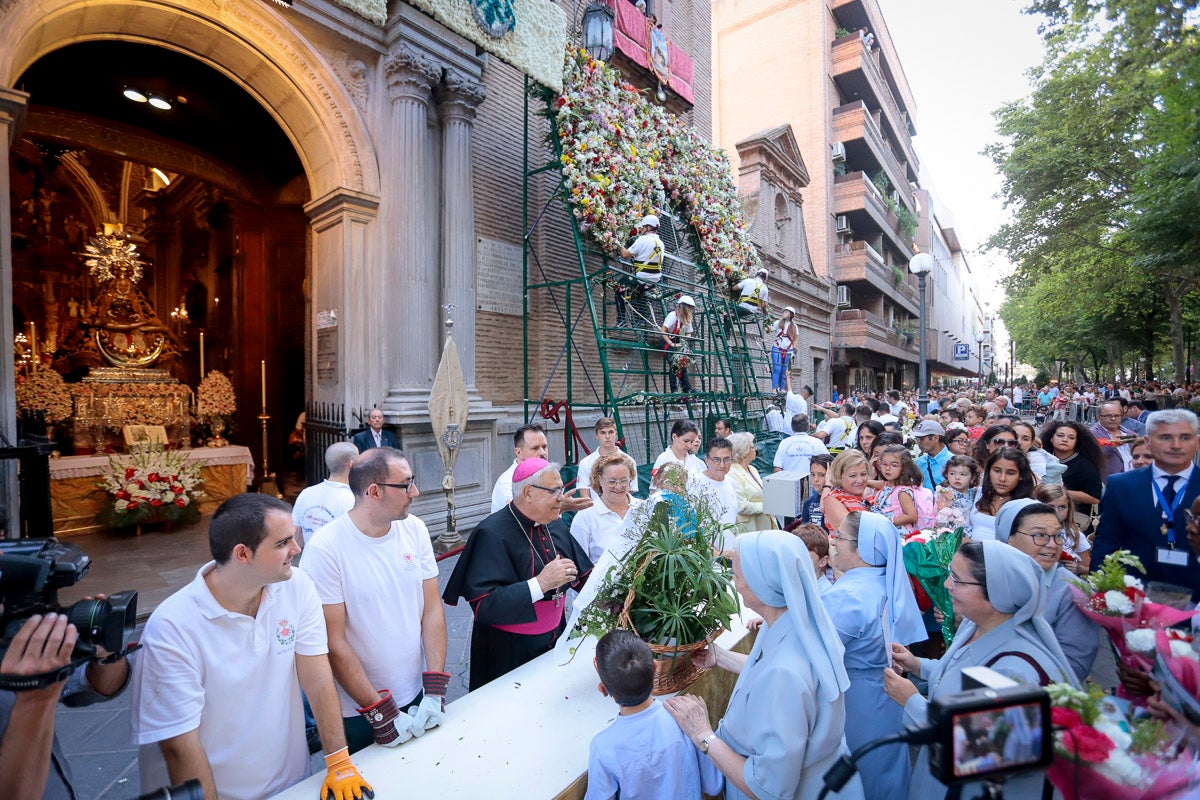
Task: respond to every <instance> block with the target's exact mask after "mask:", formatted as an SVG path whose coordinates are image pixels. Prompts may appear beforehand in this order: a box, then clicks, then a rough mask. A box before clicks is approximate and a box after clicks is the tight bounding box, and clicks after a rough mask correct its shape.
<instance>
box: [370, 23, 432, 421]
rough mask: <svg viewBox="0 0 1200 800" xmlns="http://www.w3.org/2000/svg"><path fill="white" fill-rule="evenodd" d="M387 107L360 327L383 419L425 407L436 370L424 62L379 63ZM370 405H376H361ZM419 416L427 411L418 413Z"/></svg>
mask: <svg viewBox="0 0 1200 800" xmlns="http://www.w3.org/2000/svg"><path fill="white" fill-rule="evenodd" d="M384 75H385V78H386V81H387V90H388V97H389V98H391V101H392V106H391V113H390V118H389V120H388V124H387V129H386V130H387V139H386V140H385V141H384V142H381V146H380V153H379V161H380V163H381V164H382V165H383V192H382V194H383V204H382V206H381V208H380V212H381V213H380V216H381V222H382V229H383V243H384V252H383V265H384V268H383V276H382V277H383V283H382V284H381V285H380V287H379V291H378V292H377V293H376V300H377V303H376V305H375V309H374V311H375V313H374V314H372V319H371V320H370V321H369V322H368V324H370V325H372V326H378V328H379V329H380V330H381V331H382V332H383V335H382V337H381V341H380V348H379V351H378V352H377V353H372V354H371V356H370V358H371V360H372V361H373V362H374V363H376V364H378V365H379V368H380V369H382V370H383V371H384V372H385V374H386V375H387V378H388V384H389V386H390V387H391V388H390V390H389V391H388V397H387V400H386V403H385V405H384V410H385V412H387V413H388V414H389V415H399V414H402V413H404V412H406V411H416V410H417V409H420V410H421V411H423V412H424V410H425V408H426V406H427V404H428V402H429V390H430V387H431V386H432V385H433V375H434V372H435V371H436V369H437V357H438V351H439V348H438V342H439V341H440V338H441V337H440V335H439V330H440V327H441V326H440V324H439V318H440V315H439V313H438V305H439V301H440V297H441V292H440V281H439V279H438V265H437V256H436V253H435V252H434V247H433V237H434V235H435V233H436V227H435V225H436V222H435V220H436V209H432V208H429V207H428V204H426V203H424V202H422V199H423V198H424V197H425V196H426V195H427V191H428V185H429V184H428V182H429V180H430V176H428V175H427V174H426V172H427V170H426V168H425V166H424V164H425V162H426V159H427V155H428V154H427V150H428V148H429V134H428V126H429V101H430V97H431V96H432V93H433V87H434V86H435V85H436V84H437V83H438V81H440V80H441V69H440V68H439V67H438V66H437V65H436V64H435V63H434V62H433V61H431V60H430V59H428V58H426V57H425V56H423V55H421V54H420V53H417V52H416V51H415V50H412V49H411V48H409V47H407V46H405V45H401V46H400V47H399V48H397V50H396V52H395V53H394V54H393V55H392V56H391V57H390V58H389V59H388V60H387V61H386V62H385V63H384ZM364 402H365V403H366V404H367V405H368V407H369V406H370V404H371V403H373V402H376V398H364ZM425 413H427V412H425Z"/></svg>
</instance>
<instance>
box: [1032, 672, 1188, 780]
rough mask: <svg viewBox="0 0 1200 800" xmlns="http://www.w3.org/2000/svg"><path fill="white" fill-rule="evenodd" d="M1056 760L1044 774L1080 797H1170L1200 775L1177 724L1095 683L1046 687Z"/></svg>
mask: <svg viewBox="0 0 1200 800" xmlns="http://www.w3.org/2000/svg"><path fill="white" fill-rule="evenodd" d="M1047 691H1049V692H1050V698H1051V701H1052V702H1053V704H1054V707H1053V709H1052V710H1051V720H1052V723H1053V726H1054V761H1053V763H1051V765H1050V767H1049V768H1048V769H1047V770H1046V777H1047V778H1049V780H1050V782H1051V783H1053V784H1054V786H1055V788H1056V789H1058V790H1059V792H1061V793H1062V795H1063V797H1069V798H1078V800H1151V799H1152V798H1153V800H1166V798H1171V797H1181V796H1182V795H1181V792H1183V790H1185V789H1186V788H1187V787H1188V786H1190V785H1192V784H1193V783H1194V782H1195V781H1196V780H1197V779H1200V763H1198V762H1197V760H1196V753H1195V752H1194V751H1193V750H1192V749H1191V748H1190V747H1188V746H1187V745H1186V744H1185V743H1184V742H1183V732H1182V730H1181V729H1179V727H1178V726H1175V725H1172V724H1164V723H1163V722H1161V721H1159V720H1156V719H1153V718H1151V717H1149V716H1148V715H1146V714H1145V713H1144V712H1141V711H1139V710H1136V709H1133V708H1132V707H1131V706H1130V704H1129V703H1128V702H1127V701H1125V700H1120V699H1117V698H1113V697H1109V696H1108V695H1105V694H1104V691H1103V690H1102V689H1100V688H1099V687H1098V686H1096V685H1095V684H1093V685H1091V686H1090V687H1089V689H1088V690H1086V691H1084V690H1079V689H1076V688H1074V687H1072V686H1070V685H1069V684H1065V683H1056V684H1051V685H1050V686H1049V687H1047Z"/></svg>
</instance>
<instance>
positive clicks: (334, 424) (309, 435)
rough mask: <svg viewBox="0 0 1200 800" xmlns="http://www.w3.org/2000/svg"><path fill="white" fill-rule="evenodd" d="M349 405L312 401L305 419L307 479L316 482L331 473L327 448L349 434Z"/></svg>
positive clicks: (309, 482)
mask: <svg viewBox="0 0 1200 800" xmlns="http://www.w3.org/2000/svg"><path fill="white" fill-rule="evenodd" d="M350 434H351V431H350V429H349V428H347V427H346V406H345V405H343V404H340V403H309V404H308V405H307V408H306V414H305V419H304V481H305V483H306V484H307V485H308V486H315V485H316V484H318V483H320V482H321V481H323V480H325V479H326V478H328V477H329V470H327V469H326V468H325V449H326V448H327V447H329V445H331V444H334V443H335V442H344V441H346V440H348V439H349V438H350Z"/></svg>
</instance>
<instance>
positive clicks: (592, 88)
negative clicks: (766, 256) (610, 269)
mask: <svg viewBox="0 0 1200 800" xmlns="http://www.w3.org/2000/svg"><path fill="white" fill-rule="evenodd" d="M563 84H564V85H563V92H562V94H561V95H559V96H557V97H555V98H553V100H551V102H550V113H551V114H552V115H553V116H554V117H555V120H556V122H557V126H558V134H559V139H560V141H561V144H562V154H561V156H560V160H561V162H562V167H563V180H564V182H565V185H566V187H567V192H568V195H569V196H568V200H569V202H570V204H571V207H572V209H573V211H574V214H575V218H576V220H577V221H578V223H579V229H580V231H581V232H583V233H586V234H587V235H589V236H590V237H591V238H592V239H593V240H594V241H595V242H596V244H597V245H598V246H599V247H600V248H601V249H602V250H604V251H605V252H609V253H612V252H615V251H616V250H617V248H618V247H620V246H621V245H622V244H623V243H624V242H625V240H626V238H627V237H628V236H629V234H630V232H631V231H632V230H633V228H634V226H635V225H636V223H637V221H638V219H640V218H641V217H642V216H643V215H645V214H653V213H656V211H658V210H661V209H658V208H657V206H656V198H658V197H660V196H665V198H666V199H667V201H668V202H669V203H670V204H671V205H673V206H674V207H675V208H677V209H678V210H679V211H680V212H681V213H682V216H683V217H684V218H685V219H686V220H687V221H688V222H690V223H691V225H692V227H693V228H694V229H695V231H696V234H697V236H698V238H699V242H700V248H701V251H702V253H703V262H704V263H702V264H700V265H699V266H700V267H701V269H706V270H708V271H710V273H711V274H712V276H713V278H714V279H717V278H722V279H724V280H725V281H726V282H728V283H735V282H737V281H739V280H741V279H742V278H744V277H745V276H746V274H747V273H750V274H752V273H753V272H754V271H755V270H756V269H757V268H758V267H759V266H760V264H761V261H760V260H759V256H758V251H757V250H756V249H755V247H754V245H753V244H751V242H750V237H749V235H748V234H747V231H746V226H745V224H744V216H743V210H742V202H741V198H740V197H739V195H738V192H737V188H736V187H735V186H734V183H733V177H732V173H731V171H730V167H729V162H728V160H726V158H725V154H724V153H723V152H722V151H721V150H719V149H718V148H715V147H712V146H710V145H709V144H707V143H706V142H705V141H704V140H703V139H701V138H700V136H699V135H698V134H697V133H696V132H695V130H693V129H692V128H691V127H690V126H689V125H687V124H685V123H684V122H682V121H681V120H679V119H678V118H677V117H675V116H674V115H673V114H670V113H668V112H667V111H666V110H664V109H663V108H661V107H660V106H657V105H655V104H653V103H651V102H649V101H648V100H647V99H646V98H645V97H644V96H643V95H642V93H641V92H639V91H638V90H637V89H636V88H634V87H633V86H632V85H631V84H629V83H628V82H626V81H624V80H623V79H622V78H621V75H620V73H618V72H617V71H616V70H614V69H613V68H612V67H610V66H608V65H607V64H605V63H603V62H601V61H596V60H594V59H593V58H592V57H591V56H589V55H588V53H587V51H586V50H582V49H579V48H569V49H568V50H567V57H566V66H565V72H564V81H563ZM660 193H661V195H660ZM718 286H719V284H718Z"/></svg>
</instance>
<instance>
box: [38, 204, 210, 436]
mask: <svg viewBox="0 0 1200 800" xmlns="http://www.w3.org/2000/svg"><path fill="white" fill-rule="evenodd" d="M80 255H82V256H83V257H84V260H85V261H84V263H85V264H86V266H87V268H88V271H89V274H90V275H91V277H92V278H93V279H95V281H96V283H97V284H98V285H99V291H98V293H97V295H96V298H95V300H94V301H93V302H91V303H88V304H86V305H85V306H83V307H81V308H79V310H78V313H79V323H78V327H77V328H76V329H75V330H74V331H73V333H72V335H71V336H70V338H69V339H68V340H67V341H66V342H64V343H63V345H62V347H61V349H60V351H59V357H58V359H56V362H55V366H56V367H57V366H59V364H60V363H62V364H63V366H65V367H66V368H67V369H78V368H79V367H84V366H86V367H89V368H90V369H89V371H88V375H87V377H85V378H84V379H83V380H82V381H80V382H79V383H75V384H71V393H72V395H73V396H74V400H75V429H74V440H75V441H74V444H75V449H76V452H77V453H80V452H83V453H87V452H92V451H103V450H108V449H119V448H120V446H121V445H122V444H123V439H124V437H123V429H124V427H125V426H126V425H161V426H163V427H164V428H165V429H166V433H167V438H168V441H169V442H170V443H171V444H172V445H174V446H176V447H186V446H187V445H188V444H189V443H190V416H189V408H188V407H189V398H190V394H191V392H190V390H189V389H188V387H187V386H186V385H184V384H182V383H180V382H179V381H178V380H177V379H176V378H175V377H173V376H172V374H171V372H172V371H173V369H174V368H178V367H179V351H178V350H177V348H176V345H175V341H174V338H173V336H172V334H171V331H170V329H169V328H168V327H167V326H166V325H164V324H163V322H162V321H161V320H160V319H159V317H158V315H157V314H156V313H155V311H154V307H153V306H152V305H151V304H150V301H149V300H147V299H146V297H145V295H143V294H142V292H141V290H140V289H139V288H138V285H137V284H138V281H139V280H141V277H142V267H143V262H142V261H141V260H140V259H139V258H138V254H137V245H136V244H134V243H133V242H132V241H130V239H129V238H128V237H127V236H124V235H122V230H121V228H120V226H107V225H106V226H105V232H104V233H103V234H100V235H98V236H95V237H93V238H92V240H91V241H90V242H89V243H88V244H87V245H85V247H84V252H83V253H81V254H80Z"/></svg>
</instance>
